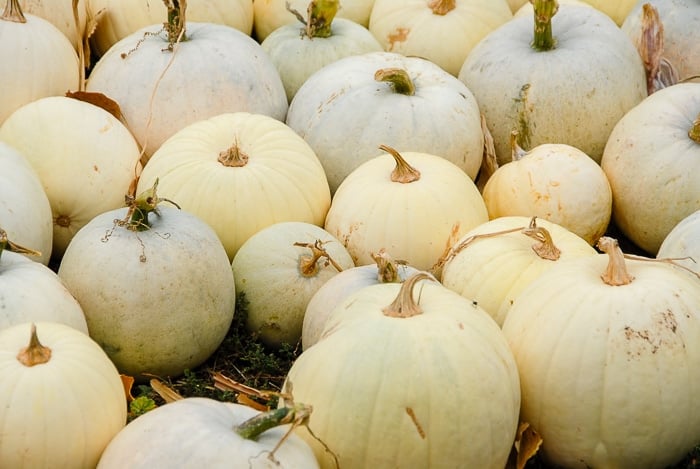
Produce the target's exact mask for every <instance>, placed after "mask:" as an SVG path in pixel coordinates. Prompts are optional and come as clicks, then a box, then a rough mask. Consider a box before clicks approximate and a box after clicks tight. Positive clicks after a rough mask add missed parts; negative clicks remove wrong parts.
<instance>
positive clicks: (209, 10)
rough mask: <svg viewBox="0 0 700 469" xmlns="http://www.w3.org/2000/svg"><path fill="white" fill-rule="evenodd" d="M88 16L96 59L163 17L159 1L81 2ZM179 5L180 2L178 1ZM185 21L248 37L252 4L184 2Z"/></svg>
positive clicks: (241, 1) (220, 0) (237, 1)
mask: <svg viewBox="0 0 700 469" xmlns="http://www.w3.org/2000/svg"><path fill="white" fill-rule="evenodd" d="M85 1H87V10H88V13H89V15H90V17H91V18H92V19H93V20H94V21H96V22H97V25H96V28H95V32H94V33H93V34H92V36H90V43H91V45H92V47H93V49H94V50H95V52H96V53H97V55H98V56H102V55H104V54H105V53H106V52H107V51H108V50H109V48H110V47H112V46H113V45H114V44H116V43H117V42H119V40H121V39H124V38H125V37H127V36H128V35H129V34H132V33H134V32H136V31H138V30H139V29H141V28H145V27H146V26H151V25H153V24H157V23H162V22H163V21H165V18H166V14H167V13H166V12H167V10H166V7H165V3H164V2H163V0H85ZM181 3H182V2H181ZM186 15H187V20H188V21H195V22H199V23H217V24H225V25H227V26H230V27H232V28H235V29H238V30H239V31H241V32H243V33H245V34H247V35H250V34H251V32H252V30H253V2H252V1H246V0H235V1H231V0H194V1H190V2H187V12H186Z"/></svg>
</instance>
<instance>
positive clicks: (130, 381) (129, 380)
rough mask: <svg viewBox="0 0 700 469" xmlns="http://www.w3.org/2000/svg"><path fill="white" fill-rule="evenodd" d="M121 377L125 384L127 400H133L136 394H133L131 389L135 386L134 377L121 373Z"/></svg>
mask: <svg viewBox="0 0 700 469" xmlns="http://www.w3.org/2000/svg"><path fill="white" fill-rule="evenodd" d="M119 377H120V378H121V379H122V385H123V386H124V394H125V395H126V402H131V401H133V400H134V396H133V395H132V394H131V389H132V388H133V387H134V377H133V376H128V375H123V374H120V375H119Z"/></svg>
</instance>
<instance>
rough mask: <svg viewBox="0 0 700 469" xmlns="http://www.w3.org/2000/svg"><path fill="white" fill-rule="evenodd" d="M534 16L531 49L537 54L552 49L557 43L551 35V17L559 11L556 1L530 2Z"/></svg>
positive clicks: (532, 0)
mask: <svg viewBox="0 0 700 469" xmlns="http://www.w3.org/2000/svg"><path fill="white" fill-rule="evenodd" d="M530 3H532V7H533V10H534V15H535V32H534V39H533V41H532V44H531V46H532V48H533V49H535V50H536V51H539V52H546V51H548V50H552V49H554V46H555V45H556V43H557V41H556V39H554V36H553V35H552V17H553V16H554V15H555V14H556V13H557V10H558V9H559V2H557V0H530Z"/></svg>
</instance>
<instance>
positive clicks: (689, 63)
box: [621, 0, 700, 80]
mask: <svg viewBox="0 0 700 469" xmlns="http://www.w3.org/2000/svg"><path fill="white" fill-rule="evenodd" d="M645 4H648V5H650V6H651V7H653V8H654V9H655V10H656V12H657V14H658V18H659V20H660V21H661V27H662V28H663V31H662V35H663V48H662V50H661V51H659V53H660V55H661V57H663V58H664V59H665V60H667V61H668V62H669V63H670V64H671V65H672V67H673V70H674V72H675V76H676V79H678V80H684V79H689V78H691V77H694V76H697V75H700V37H699V36H698V31H697V29H696V28H695V26H696V25H697V24H698V22H700V4H699V3H698V2H696V1H692V0H647V1H639V2H637V3H636V5H635V6H634V7H633V8H632V10H631V11H630V12H629V14H628V15H627V16H626V18H625V20H624V22H623V23H622V26H621V27H622V30H623V31H624V32H625V33H627V35H628V36H629V37H630V39H631V40H632V41H633V42H634V43H635V44H638V43H639V41H640V39H641V34H642V28H643V25H644V7H643V6H644V5H645Z"/></svg>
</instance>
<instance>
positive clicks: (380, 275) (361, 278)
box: [301, 251, 419, 350]
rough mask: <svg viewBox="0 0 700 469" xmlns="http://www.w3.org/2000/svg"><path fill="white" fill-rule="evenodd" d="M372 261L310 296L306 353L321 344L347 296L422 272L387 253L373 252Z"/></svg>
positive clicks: (333, 279)
mask: <svg viewBox="0 0 700 469" xmlns="http://www.w3.org/2000/svg"><path fill="white" fill-rule="evenodd" d="M372 258H373V259H374V264H367V265H360V266H357V267H352V268H350V269H347V270H343V271H342V272H339V273H338V274H337V275H334V276H333V277H331V278H330V279H328V281H327V282H326V283H324V284H323V285H321V286H320V287H319V289H318V290H317V291H316V293H314V295H313V296H312V297H311V299H310V300H309V303H308V305H307V306H306V311H305V313H304V321H303V323H302V329H301V345H302V347H303V349H304V350H306V349H307V348H309V347H311V346H312V345H314V344H315V343H316V342H318V340H319V339H320V337H321V334H322V333H323V329H324V327H325V325H326V322H328V318H329V316H330V314H331V312H332V311H333V309H334V308H335V307H336V306H337V305H338V304H339V303H340V302H341V301H342V300H343V299H345V298H346V297H347V296H349V295H350V294H352V293H353V292H356V291H357V290H359V289H361V288H364V287H368V286H370V285H376V284H378V283H389V282H403V281H404V280H406V279H407V278H408V277H410V276H411V275H414V274H417V273H418V272H419V271H418V269H416V268H415V267H412V266H410V265H407V264H406V263H404V262H401V261H398V262H397V261H396V260H394V259H393V258H392V257H391V256H390V255H389V254H388V253H387V252H386V251H381V252H378V253H373V254H372Z"/></svg>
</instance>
